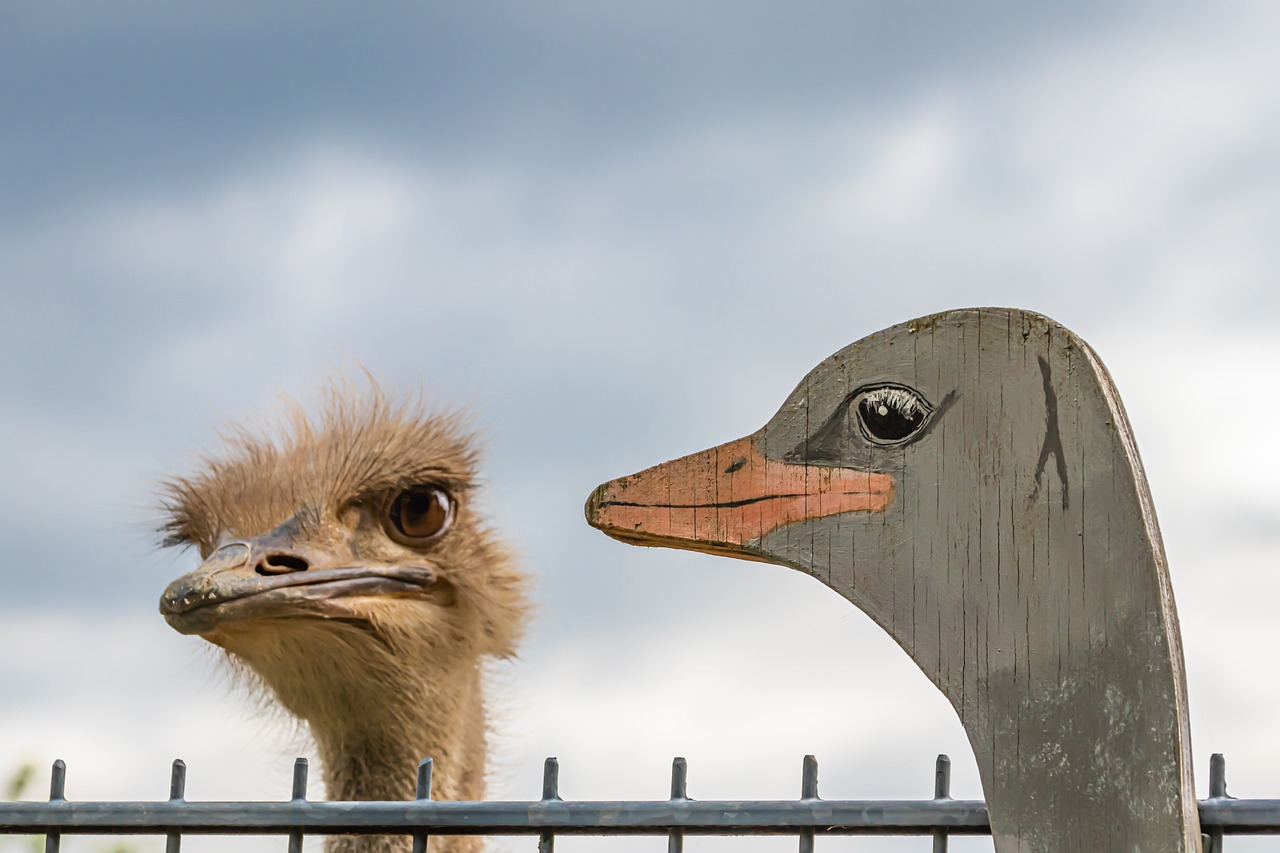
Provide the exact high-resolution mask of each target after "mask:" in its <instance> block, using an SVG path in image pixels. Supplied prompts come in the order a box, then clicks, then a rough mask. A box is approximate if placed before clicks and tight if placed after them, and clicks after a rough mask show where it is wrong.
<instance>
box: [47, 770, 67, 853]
mask: <svg viewBox="0 0 1280 853" xmlns="http://www.w3.org/2000/svg"><path fill="white" fill-rule="evenodd" d="M66 794H67V765H66V762H64V761H63V760H62V759H61V758H59V759H58V760H57V761H55V762H53V770H52V771H50V773H49V802H50V803H51V804H52V803H65V802H66V801H67V796H66ZM61 846H62V834H61V833H58V832H50V833H47V834H46V835H45V837H44V853H58V850H59V848H60V847H61Z"/></svg>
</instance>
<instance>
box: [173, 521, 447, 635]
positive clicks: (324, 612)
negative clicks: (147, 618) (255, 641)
mask: <svg viewBox="0 0 1280 853" xmlns="http://www.w3.org/2000/svg"><path fill="white" fill-rule="evenodd" d="M287 524H288V523H286V525H281V527H278V528H276V529H275V530H273V531H270V532H269V533H266V534H263V535H262V536H259V537H256V538H253V539H241V540H237V541H234V542H228V543H226V544H224V545H223V546H222V547H220V548H218V550H216V551H214V552H213V554H211V555H210V556H209V558H208V559H207V560H205V561H204V563H203V564H202V565H200V567H199V568H197V569H196V570H195V571H193V572H190V573H189V574H186V575H183V576H182V577H180V578H178V579H177V580H175V581H174V582H173V583H171V584H169V586H168V588H167V589H165V591H164V594H163V595H161V596H160V612H161V614H163V615H164V618H165V621H166V622H168V623H169V624H170V625H171V626H172V627H173V628H174V629H175V630H176V631H178V632H179V633H182V634H208V633H209V632H211V631H213V630H214V629H215V628H217V627H219V626H220V625H223V624H226V623H228V622H238V621H243V620H247V619H281V618H297V617H312V618H340V619H347V620H350V619H352V618H353V617H355V616H356V614H354V613H353V612H352V611H351V610H350V608H346V607H342V606H341V605H340V604H339V603H338V601H337V600H338V599H343V598H352V597H356V596H370V595H389V594H411V595H412V594H416V595H419V596H420V595H422V594H423V593H424V591H425V590H428V589H430V587H431V586H432V585H433V584H435V583H436V581H437V579H438V578H437V574H436V572H435V571H434V570H433V569H432V568H431V567H429V566H425V565H404V564H398V565H378V564H360V563H355V564H353V561H351V560H349V559H348V560H345V561H343V562H344V563H345V564H339V565H334V564H333V563H334V560H333V559H332V557H330V558H329V559H327V560H326V559H324V556H323V555H321V554H320V553H319V552H316V551H314V550H312V549H307V548H306V547H305V546H303V545H301V544H299V543H293V542H290V543H289V544H292V547H291V548H289V549H287V551H282V548H281V546H282V544H284V543H285V542H286V541H288V540H289V539H290V538H291V537H289V536H288V534H289V532H290V531H289V530H288V529H282V528H286V527H287ZM325 563H328V564H329V565H325Z"/></svg>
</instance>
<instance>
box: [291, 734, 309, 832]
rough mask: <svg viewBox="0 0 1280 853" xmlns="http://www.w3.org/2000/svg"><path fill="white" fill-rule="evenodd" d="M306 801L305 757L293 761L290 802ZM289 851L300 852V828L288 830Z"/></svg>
mask: <svg viewBox="0 0 1280 853" xmlns="http://www.w3.org/2000/svg"><path fill="white" fill-rule="evenodd" d="M305 802H307V759H305V758H299V759H297V760H295V761H294V762H293V796H292V797H291V798H290V804H294V803H305ZM289 853H302V828H301V827H298V828H294V829H290V831H289Z"/></svg>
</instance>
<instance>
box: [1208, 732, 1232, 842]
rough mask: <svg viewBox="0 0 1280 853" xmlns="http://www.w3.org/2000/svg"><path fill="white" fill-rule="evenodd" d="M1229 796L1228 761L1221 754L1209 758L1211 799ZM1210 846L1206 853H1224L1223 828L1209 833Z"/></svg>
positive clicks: (1215, 828)
mask: <svg viewBox="0 0 1280 853" xmlns="http://www.w3.org/2000/svg"><path fill="white" fill-rule="evenodd" d="M1226 795H1227V760H1226V759H1225V758H1223V757H1222V753H1221V752H1215V753H1214V754H1213V755H1212V756H1210V757H1209V797H1210V798H1217V797H1225V796H1226ZM1207 837H1208V842H1209V843H1208V844H1207V845H1206V851H1205V853H1222V843H1223V842H1222V827H1220V826H1215V827H1214V828H1213V829H1210V830H1209V832H1208V833H1207Z"/></svg>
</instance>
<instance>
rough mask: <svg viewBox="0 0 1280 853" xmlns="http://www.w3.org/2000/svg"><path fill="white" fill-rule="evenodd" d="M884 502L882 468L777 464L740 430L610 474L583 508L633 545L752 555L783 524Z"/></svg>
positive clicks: (888, 490) (887, 484) (887, 495)
mask: <svg viewBox="0 0 1280 853" xmlns="http://www.w3.org/2000/svg"><path fill="white" fill-rule="evenodd" d="M892 502H893V478H892V477H890V476H889V475H888V474H877V473H873V472H871V471H859V470H855V469H851V468H831V467H826V466H817V465H793V464H789V463H786V462H779V461H777V460H774V459H768V458H766V457H765V456H763V455H762V454H761V453H760V452H759V451H758V450H756V447H755V441H754V440H753V438H752V437H750V436H748V437H747V438H742V439H738V440H737V441H732V442H730V443H728V444H722V445H720V446H719V447H713V448H711V449H710V450H704V451H702V452H701V453H694V454H692V455H690V456H685V457H683V458H680V459H676V460H673V461H671V462H664V463H663V464H661V465H656V466H654V467H653V468H649V469H646V470H644V471H641V472H640V473H638V474H632V475H631V476H629V477H620V478H618V479H616V480H611V481H609V482H608V483H605V484H604V485H602V486H599V487H598V488H597V489H596V490H595V491H594V492H593V493H592V494H591V498H590V499H589V500H588V501H587V507H586V513H587V522H588V523H589V524H590V525H591V526H592V527H595V528H598V529H600V530H602V531H604V532H605V533H607V534H609V535H610V536H612V537H614V538H615V539H620V540H622V541H624V542H629V543H631V544H634V545H659V546H664V547H667V548H684V549H688V550H693V551H705V552H709V553H722V554H731V555H733V556H736V557H752V556H753V555H752V554H750V553H748V552H745V551H744V550H743V548H744V546H747V545H749V544H750V543H751V542H758V541H759V540H760V539H761V538H763V537H764V536H765V534H767V533H770V532H772V531H774V530H777V529H778V528H780V527H783V526H785V525H788V524H794V523H796V522H798V521H805V520H807V519H813V518H822V517H824V516H828V515H837V514H839V513H846V512H884V510H885V509H886V508H888V506H889V504H891V503H892ZM756 559H761V558H760V557H756Z"/></svg>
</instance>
